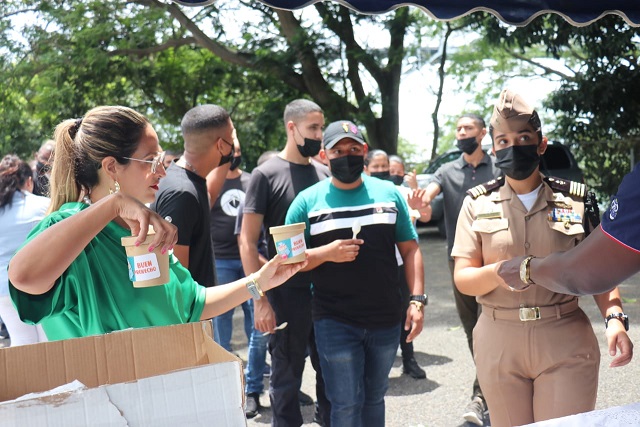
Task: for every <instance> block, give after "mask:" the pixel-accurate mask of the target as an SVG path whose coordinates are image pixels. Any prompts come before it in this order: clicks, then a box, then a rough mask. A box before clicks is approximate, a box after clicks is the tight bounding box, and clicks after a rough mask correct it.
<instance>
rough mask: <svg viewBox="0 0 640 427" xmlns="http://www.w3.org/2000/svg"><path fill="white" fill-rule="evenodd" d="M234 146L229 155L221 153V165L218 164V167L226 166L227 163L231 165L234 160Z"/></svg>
mask: <svg viewBox="0 0 640 427" xmlns="http://www.w3.org/2000/svg"><path fill="white" fill-rule="evenodd" d="M233 154H234V153H233V146H231V150H230V151H229V154H222V151H220V155H221V157H220V163H218V167H220V166H222V165H226V164H227V163H229V162H230V161H231V160H233Z"/></svg>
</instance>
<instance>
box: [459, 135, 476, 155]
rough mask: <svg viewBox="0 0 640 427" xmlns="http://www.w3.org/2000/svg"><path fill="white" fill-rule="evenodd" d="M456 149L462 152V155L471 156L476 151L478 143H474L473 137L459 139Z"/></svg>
mask: <svg viewBox="0 0 640 427" xmlns="http://www.w3.org/2000/svg"><path fill="white" fill-rule="evenodd" d="M458 148H459V149H460V150H462V152H463V153H466V154H471V153H473V152H474V151H476V148H478V141H476V137H475V136H472V137H469V138H465V139H459V140H458Z"/></svg>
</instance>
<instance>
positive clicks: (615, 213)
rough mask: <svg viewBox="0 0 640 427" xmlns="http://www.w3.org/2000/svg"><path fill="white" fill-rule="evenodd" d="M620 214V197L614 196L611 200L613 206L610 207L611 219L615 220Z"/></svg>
mask: <svg viewBox="0 0 640 427" xmlns="http://www.w3.org/2000/svg"><path fill="white" fill-rule="evenodd" d="M616 216H618V198H617V197H614V198H613V200H611V207H610V208H609V219H610V220H611V221H613V220H614V219H616Z"/></svg>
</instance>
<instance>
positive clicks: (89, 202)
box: [82, 190, 91, 206]
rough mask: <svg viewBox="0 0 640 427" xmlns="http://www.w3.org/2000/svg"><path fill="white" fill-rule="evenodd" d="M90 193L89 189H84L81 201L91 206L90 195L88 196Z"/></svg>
mask: <svg viewBox="0 0 640 427" xmlns="http://www.w3.org/2000/svg"><path fill="white" fill-rule="evenodd" d="M90 195H91V190H84V196H83V197H82V201H83V202H84V203H85V204H87V205H89V206H91V197H89V196H90Z"/></svg>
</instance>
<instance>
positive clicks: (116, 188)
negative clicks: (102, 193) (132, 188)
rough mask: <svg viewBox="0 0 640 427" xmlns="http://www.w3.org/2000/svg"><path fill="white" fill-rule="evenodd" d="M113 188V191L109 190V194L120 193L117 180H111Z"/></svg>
mask: <svg viewBox="0 0 640 427" xmlns="http://www.w3.org/2000/svg"><path fill="white" fill-rule="evenodd" d="M113 186H114V187H115V191H113V190H112V189H111V188H109V194H113V193H118V192H119V191H120V184H118V181H117V180H113Z"/></svg>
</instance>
